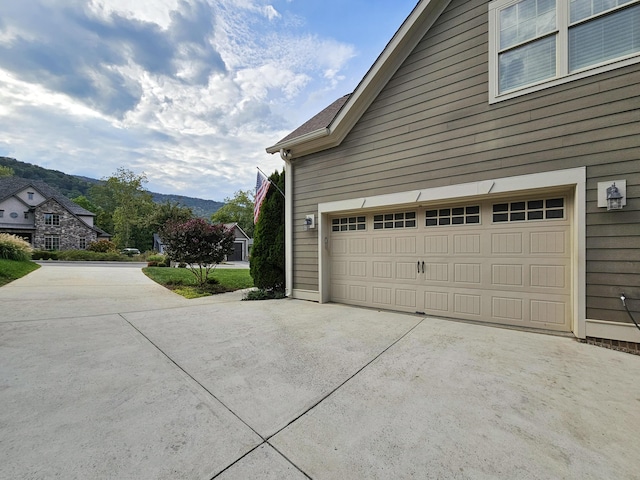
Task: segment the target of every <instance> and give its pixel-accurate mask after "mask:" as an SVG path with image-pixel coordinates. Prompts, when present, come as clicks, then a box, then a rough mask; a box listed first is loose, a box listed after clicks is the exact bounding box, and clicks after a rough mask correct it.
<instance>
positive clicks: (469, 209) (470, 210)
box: [467, 206, 480, 215]
mask: <svg viewBox="0 0 640 480" xmlns="http://www.w3.org/2000/svg"><path fill="white" fill-rule="evenodd" d="M474 213H480V207H479V206H476V207H467V215H471V214H474Z"/></svg>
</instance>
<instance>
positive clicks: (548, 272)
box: [267, 0, 640, 351]
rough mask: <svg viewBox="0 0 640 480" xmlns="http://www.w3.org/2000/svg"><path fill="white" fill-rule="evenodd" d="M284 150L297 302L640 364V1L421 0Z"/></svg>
mask: <svg viewBox="0 0 640 480" xmlns="http://www.w3.org/2000/svg"><path fill="white" fill-rule="evenodd" d="M267 152H269V153H272V154H279V155H280V156H281V157H282V159H283V160H284V162H285V169H286V171H287V179H286V181H287V192H288V195H287V200H286V219H287V224H286V235H287V252H286V260H287V291H288V294H289V296H291V297H293V298H301V299H307V300H313V301H317V302H339V303H345V304H350V305H359V306H366V307H373V308H381V309H390V310H397V311H402V312H410V313H415V312H419V313H421V314H425V315H431V316H438V317H445V318H453V319H461V320H466V321H478V322H490V323H495V324H500V325H508V326H517V327H522V328H527V329H537V330H540V331H557V332H564V333H572V334H573V335H575V336H576V337H577V338H579V339H582V340H587V341H590V342H592V343H600V344H605V345H607V346H614V347H616V348H618V347H619V348H626V349H630V350H634V351H638V343H640V331H639V330H638V329H637V328H636V327H635V326H634V325H633V323H632V322H631V319H630V318H629V315H628V314H627V312H626V311H625V309H624V308H623V305H622V302H621V300H620V296H621V294H622V293H624V294H625V296H626V298H627V305H628V306H629V308H630V310H631V313H632V314H634V315H635V316H636V318H639V319H640V0H626V1H625V0H618V1H615V0H614V1H612V2H592V1H590V0H577V1H569V0H557V1H553V0H495V1H492V2H486V1H482V0H450V1H448V0H422V1H420V2H419V3H418V4H417V6H416V7H415V9H414V10H413V11H412V13H411V14H410V15H409V17H408V18H407V19H406V21H405V22H404V23H403V25H402V26H401V27H400V29H399V30H398V32H397V33H396V34H395V36H394V37H393V38H392V39H391V41H390V42H389V44H388V45H387V46H386V48H385V50H384V51H383V52H382V53H381V55H380V56H379V58H378V59H377V61H376V63H375V64H374V65H373V66H372V67H371V69H370V70H369V71H368V72H367V74H366V75H365V77H364V78H363V79H362V81H361V82H360V84H359V85H358V86H357V88H356V89H355V91H354V92H353V93H351V94H350V95H347V96H345V97H342V98H340V99H338V100H337V101H336V102H335V103H333V104H332V105H330V106H329V107H327V109H325V110H324V111H323V112H320V113H319V114H318V115H317V116H316V117H314V118H312V119H311V120H309V121H308V122H307V123H305V124H304V125H302V126H301V127H300V128H298V129H296V130H295V131H294V132H292V133H291V134H290V135H288V136H287V137H285V138H283V139H282V140H280V141H278V142H277V143H275V144H274V145H273V146H270V147H268V148H267ZM607 196H609V197H617V198H609V199H608V198H607Z"/></svg>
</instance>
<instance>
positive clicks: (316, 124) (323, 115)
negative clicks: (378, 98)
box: [278, 94, 351, 143]
mask: <svg viewBox="0 0 640 480" xmlns="http://www.w3.org/2000/svg"><path fill="white" fill-rule="evenodd" d="M350 96H351V94H349V95H345V96H344V97H341V98H339V99H338V100H336V101H335V102H333V103H332V104H331V105H329V106H328V107H327V108H325V109H324V110H322V111H321V112H320V113H318V114H317V115H316V116H314V117H313V118H311V119H310V120H308V121H307V122H305V123H303V124H302V125H300V126H299V127H298V128H296V129H295V130H294V131H293V132H291V133H290V134H289V135H287V136H286V137H284V138H283V139H282V140H280V141H279V142H278V143H283V142H286V141H288V140H292V139H294V138H298V137H301V136H303V135H305V134H307V133H311V132H315V131H316V130H320V129H321V128H327V127H328V126H329V125H331V122H332V121H333V119H334V118H336V115H338V112H339V111H340V109H341V108H342V107H343V106H344V104H345V103H347V100H349V97H350Z"/></svg>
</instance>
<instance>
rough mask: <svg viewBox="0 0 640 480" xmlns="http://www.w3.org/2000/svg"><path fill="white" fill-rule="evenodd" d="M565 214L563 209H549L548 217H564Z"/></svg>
mask: <svg viewBox="0 0 640 480" xmlns="http://www.w3.org/2000/svg"><path fill="white" fill-rule="evenodd" d="M563 216H564V211H563V210H547V218H562V217H563Z"/></svg>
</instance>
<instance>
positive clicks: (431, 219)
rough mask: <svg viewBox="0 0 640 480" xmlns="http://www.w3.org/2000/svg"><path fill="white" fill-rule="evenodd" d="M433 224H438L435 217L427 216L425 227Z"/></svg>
mask: <svg viewBox="0 0 640 480" xmlns="http://www.w3.org/2000/svg"><path fill="white" fill-rule="evenodd" d="M435 225H438V220H436V219H435V218H427V227H433V226H435Z"/></svg>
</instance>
